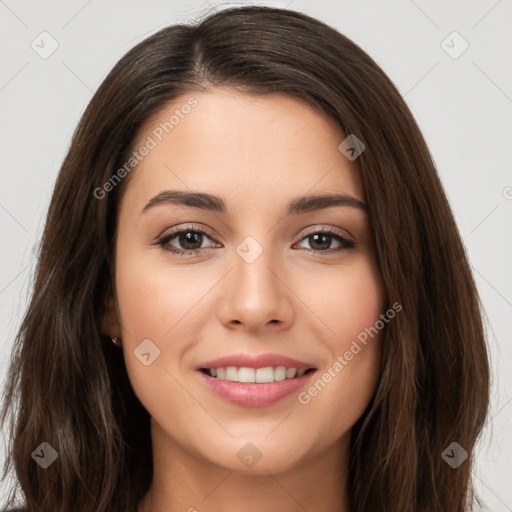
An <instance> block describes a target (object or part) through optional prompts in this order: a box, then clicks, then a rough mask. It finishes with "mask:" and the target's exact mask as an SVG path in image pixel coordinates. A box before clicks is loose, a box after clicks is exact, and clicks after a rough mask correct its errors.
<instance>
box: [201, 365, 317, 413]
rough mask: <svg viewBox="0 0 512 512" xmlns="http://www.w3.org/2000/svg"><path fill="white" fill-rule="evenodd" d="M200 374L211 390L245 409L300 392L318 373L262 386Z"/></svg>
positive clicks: (263, 405) (262, 405)
mask: <svg viewBox="0 0 512 512" xmlns="http://www.w3.org/2000/svg"><path fill="white" fill-rule="evenodd" d="M198 373H199V374H200V377H201V378H202V379H203V381H204V382H205V384H206V385H207V386H208V387H209V388H210V390H211V391H213V392H214V393H215V394H217V395H218V396H220V397H222V398H224V399H225V400H228V401H230V402H233V403H235V404H237V405H242V406H244V407H265V406H266V405H270V404H273V403H275V402H277V401H279V400H282V399H283V398H285V397H287V396H289V395H291V394H293V393H296V392H298V391H299V390H300V389H301V388H302V387H303V386H304V385H305V384H306V383H307V381H308V380H309V379H310V377H311V376H312V375H313V374H314V373H316V371H312V372H308V373H305V374H304V375H302V376H301V377H295V378H294V379H285V380H280V381H274V382H265V383H262V384H259V383H256V382H254V383H253V382H250V383H242V382H232V381H230V380H225V379H217V378H216V377H210V376H209V375H207V374H206V373H204V372H201V371H198Z"/></svg>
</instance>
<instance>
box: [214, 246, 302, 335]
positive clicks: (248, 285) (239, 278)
mask: <svg viewBox="0 0 512 512" xmlns="http://www.w3.org/2000/svg"><path fill="white" fill-rule="evenodd" d="M232 262H233V265H232V269H231V271H230V272H229V274H228V275H227V276H226V278H225V279H224V284H223V285H222V287H221V290H219V291H220V303H219V308H218V314H219V318H220V321H221V322H222V323H223V325H225V326H226V327H227V328H229V329H233V328H238V329H245V330H247V331H250V332H251V333H259V334H263V333H264V332H265V331H269V330H270V331H272V332H275V331H276V330H283V329H287V328H289V327H290V326H291V325H292V323H293V318H294V314H295V311H294V307H293V297H294V295H293V292H292V288H293V284H292V283H290V282H289V281H290V280H291V277H290V276H289V274H288V272H286V269H285V265H284V264H283V263H282V262H279V261H278V260H277V259H276V257H275V256H274V254H273V252H272V251H270V250H263V251H262V252H261V254H259V256H258V257H257V258H256V259H255V260H254V261H251V260H250V259H244V257H242V256H240V254H239V253H237V252H236V251H234V252H233V259H232Z"/></svg>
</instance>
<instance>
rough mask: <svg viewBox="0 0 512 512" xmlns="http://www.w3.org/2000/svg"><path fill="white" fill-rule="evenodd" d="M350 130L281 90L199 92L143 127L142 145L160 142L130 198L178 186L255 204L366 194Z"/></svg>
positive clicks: (135, 177)
mask: <svg viewBox="0 0 512 512" xmlns="http://www.w3.org/2000/svg"><path fill="white" fill-rule="evenodd" d="M190 105H194V106H193V107H190ZM345 137H346V135H345V134H344V133H343V131H342V130H341V128H340V127H339V126H338V125H337V124H336V123H335V121H334V120H333V119H331V118H330V117H329V116H327V115H326V114H325V113H323V112H321V111H320V110H318V109H316V108H314V107H313V106H311V105H309V104H307V103H305V102H303V101H300V100H298V99H295V98H293V97H290V96H287V95H284V94H281V93H272V94H267V95H250V94H242V93H239V92H234V91H232V90H229V89H222V88H217V89H212V90H208V91H205V92H191V93H190V94H185V95H182V96H180V97H178V98H176V99H175V100H174V101H172V102H171V103H169V104H168V105H166V106H165V108H163V109H161V110H160V111H159V112H157V114H156V115H154V116H152V117H151V119H150V120H149V121H148V122H147V123H146V125H145V127H144V129H143V130H141V132H140V133H139V136H138V138H137V140H136V142H135V144H134V148H138V147H141V146H142V145H144V144H145V143H147V141H148V140H149V139H151V140H152V143H151V144H150V145H151V146H152V148H151V150H150V151H149V152H148V153H147V154H146V155H145V156H144V157H143V158H142V159H141V161H140V162H139V163H138V165H137V166H136V167H135V169H134V170H133V171H132V175H131V176H130V183H129V185H128V187H127V190H126V198H125V199H123V202H124V201H125V200H126V201H130V202H131V203H133V202H136V203H141V202H142V201H143V200H144V199H146V201H147V199H149V197H152V196H153V195H155V194H157V193H159V192H161V191H162V190H165V189H177V188H178V189H181V190H184V191H200V192H208V193H211V194H216V195H219V196H222V197H224V198H226V202H227V203H228V204H230V201H233V202H234V203H238V204H239V205H240V206H242V205H245V206H247V207H248V206H249V205H254V206H255V207H259V206H261V204H262V203H261V202H260V201H261V200H264V201H265V202H266V204H267V206H269V202H274V203H275V202H278V203H283V202H287V200H288V199H289V198H291V197H292V196H293V197H295V196H296V195H298V194H306V193H324V192H340V193H346V194H350V195H352V196H354V197H356V198H358V199H360V200H364V192H363V189H362V184H361V180H360V177H359V171H358V166H357V163H356V162H351V161H349V160H348V159H347V158H345V156H344V155H343V154H342V153H341V152H340V151H339V149H338V146H339V144H340V143H341V142H342V141H343V140H344V139H345ZM257 198H259V199H260V201H257ZM248 200H250V203H248V202H247V201H248Z"/></svg>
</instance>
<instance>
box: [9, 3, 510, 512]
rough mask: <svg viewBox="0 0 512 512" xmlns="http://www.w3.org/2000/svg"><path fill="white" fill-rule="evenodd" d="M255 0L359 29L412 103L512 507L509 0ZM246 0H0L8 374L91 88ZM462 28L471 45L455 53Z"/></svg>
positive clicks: (504, 507) (481, 476) (490, 454)
mask: <svg viewBox="0 0 512 512" xmlns="http://www.w3.org/2000/svg"><path fill="white" fill-rule="evenodd" d="M247 3H258V4H260V5H271V6H276V7H288V8H290V9H294V10H297V11H302V12H305V13H306V14H309V15H312V16H314V17H316V18H319V19H321V20H323V21H325V22H327V23H328V24H330V25H331V26H333V27H335V28H336V29H338V30H339V31H340V32H342V33H344V34H345V35H347V36H348V37H350V38H351V39H353V40H354V41H355V42H356V43H357V44H359V45H360V46H361V47H362V48H363V49H364V50H366V51H367V52H368V53H369V54H370V55H371V56H372V57H373V58H374V59H375V60H376V61H377V63H378V64H379V65H380V66H381V67H382V68H383V69H384V71H385V72H386V73H387V74H388V75H389V76H390V78H391V79H392V80H393V81H394V83H395V84H396V85H397V87H398V89H399V90H400V92H401V93H402V95H403V96H404V97H405V100H406V101H407V103H408V105H409V107H410V108H411V110H412V112H413V114H414V115H415V117H416V119H417V121H418V123H419V125H420V128H421V129H422V131H423V134H424V136H425V138H426V140H427V143H428V144H429V147H430V150H431V152H432V154H433V157H434V159H435V161H436V164H437V165H438V169H439V173H440V175H441V178H442V181H443V183H444V185H445V188H446V191H447V193H448V196H449V199H450V201H451V205H452V207H453V210H454V213H455V216H456V219H457V222H458V225H459V228H460V230H461V233H462V236H463V239H464V242H465V244H466V247H467V250H468V253H469V257H470V260H471V263H472V266H473V269H474V274H475V278H476V281H477V284H478V287H479V290H480V293H481V297H482V301H483V304H484V307H485V309H486V314H487V317H488V330H489V346H490V349H491V358H492V365H493V375H494V378H493V391H492V410H491V415H490V417H489V424H488V427H487V429H486V432H485V436H484V438H483V439H482V441H481V443H480V444H479V450H478V456H477V464H476V474H477V479H476V482H477V486H478V490H479V492H480V493H481V494H482V496H483V497H484V499H485V500H486V503H487V506H488V508H489V509H490V510H492V511H494V512H501V511H511V510H512V486H511V485H510V478H511V475H512V463H511V457H512V428H511V427H512V377H511V375H512V362H511V360H512V358H511V353H512V345H511V331H512V329H511V321H510V320H511V317H512V314H511V313H512V272H511V271H510V263H511V261H512V237H511V236H510V234H511V233H512V230H511V228H512V226H511V225H512V215H511V210H512V172H511V161H512V154H511V146H512V115H511V114H512V67H511V63H512V30H511V29H512V23H511V22H512V1H511V0H499V1H497V0H482V1H451V2H446V1H444V2H443V1H441V0H436V1H431V2H427V1H426V0H414V1H413V0H393V1H388V2H380V1H377V0H374V1H359V2H358V1H355V0H342V1H327V0H323V1H315V2H307V1H303V0H292V1H290V0H286V1H282V2H277V1H275V2H247ZM241 4H243V3H242V2H237V3H234V2H233V3H227V2H224V3H222V4H220V3H216V2H214V1H213V0H210V1H209V2H207V1H206V0H197V1H189V2H184V1H152V2H143V1H142V0H139V1H136V0H131V1H121V0H116V1H109V2H105V1H104V2H101V1H100V0H89V1H87V0H84V1H67V2H66V1H64V0H53V1H45V2H43V1H42V2H36V1H35V0H34V1H26V0H25V1H18V2H16V1H15V0H5V1H2V0H0V41H1V42H0V52H1V57H0V58H1V68H0V69H1V74H0V119H1V123H0V151H1V154H0V162H1V165H0V173H1V178H0V179H1V188H0V227H1V241H2V242H1V243H2V249H1V251H0V325H1V338H0V346H1V349H2V350H1V352H0V378H1V379H2V382H3V379H4V378H5V372H6V367H7V361H8V357H9V353H10V348H11V345H12V341H13V338H14V335H15V333H16V330H17V328H18V326H19V322H20V320H21V317H22V314H23V311H24V308H25V306H26V303H27V292H28V289H29V279H30V277H31V273H32V271H33V269H34V263H35V261H34V259H35V258H34V254H33V248H34V246H35V245H36V244H37V242H38V239H39V237H40V235H41V231H42V228H43V224H44V218H45V213H46V209H47V207H48V203H49V199H50V195H51V192H52V188H53V185H54V181H55V178H56V175H57V172H58V169H59V166H60V164H61V162H62V160H63V157H64V155H65V152H66V150H67V148H68V145H69V141H70V138H71V135H72V132H73V130H74V128H75V126H76V123H77V122H78V120H79V118H80V115H81V114H82V112H83V110H84V108H85V106H86V105H87V103H88V101H89V100H90V98H91V97H92V94H93V92H94V91H95V90H96V88H97V87H98V86H99V84H100V83H101V81H102V80H103V78H104V77H105V75H106V74H107V72H108V71H109V70H110V69H111V68H112V66H113V65H114V64H115V62H116V61H117V60H118V59H119V58H120V57H121V56H122V55H123V54H124V53H125V52H126V51H127V50H128V49H130V48H131V47H133V46H134V45H135V44H136V43H138V42H139V41H141V40H142V39H144V38H145V37H147V36H148V35H150V34H151V33H153V32H155V31H156V30H158V29H159V28H162V27H164V26H166V25H170V24H174V23H177V22H186V21H188V20H190V19H192V18H195V17H196V16H197V15H199V14H204V13H205V11H206V10H207V9H209V8H210V6H212V5H218V6H219V7H218V8H223V7H224V6H225V7H228V6H231V5H241ZM44 31H46V32H48V33H49V34H50V35H51V38H53V39H54V40H55V41H56V42H57V44H58V48H57V50H56V51H55V52H54V53H53V54H52V55H50V56H49V57H48V58H42V57H41V56H40V55H39V54H38V53H37V52H36V51H35V50H34V49H33V48H32V47H31V44H33V45H34V46H35V45H39V52H42V51H43V48H42V46H43V44H44V48H45V49H46V50H48V49H49V48H51V44H52V41H51V40H50V38H49V37H48V36H40V34H41V33H42V32H44ZM454 31H456V32H458V34H460V36H461V37H459V36H457V35H453V34H452V33H453V32H454ZM44 37H46V39H44V40H43V42H41V38H44ZM443 41H445V42H444V43H443ZM464 41H466V42H467V44H468V45H469V46H468V48H467V49H466V50H465V51H464V52H463V53H461V54H460V55H458V54H459V53H460V52H461V50H463V49H464V47H465V44H466V43H465V42H464ZM33 42H34V43H33ZM450 54H451V55H450ZM2 445H5V439H4V437H3V436H2ZM2 445H0V457H1V459H0V460H1V461H2V462H3V458H4V455H3V452H2V450H4V449H5V448H4V446H2ZM404 463H406V461H404ZM0 498H2V495H0Z"/></svg>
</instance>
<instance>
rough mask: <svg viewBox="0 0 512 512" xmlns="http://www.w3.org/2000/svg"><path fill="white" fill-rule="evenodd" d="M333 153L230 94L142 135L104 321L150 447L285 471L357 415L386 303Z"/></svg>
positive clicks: (346, 166)
mask: <svg viewBox="0 0 512 512" xmlns="http://www.w3.org/2000/svg"><path fill="white" fill-rule="evenodd" d="M190 97H193V98H195V101H196V102H197V104H196V105H195V106H194V107H193V108H190V109H189V108H182V106H183V105H185V104H187V100H189V98H190ZM176 109H178V110H179V111H180V112H181V115H180V116H178V117H176V118H175V119H174V123H173V127H172V130H169V128H168V126H169V125H167V128H168V131H169V133H166V132H165V131H163V134H162V133H161V132H162V129H161V123H162V124H165V122H168V121H169V118H170V117H171V116H172V115H173V114H174V113H175V111H176ZM184 112H187V114H184ZM176 119H179V121H178V122H176ZM159 126H160V130H159V131H158V127H159ZM155 130H156V131H155ZM156 134H158V135H156ZM148 137H150V138H151V139H152V140H153V142H154V143H155V144H154V147H153V143H151V142H149V143H148V141H149V139H148ZM159 138H161V140H159ZM345 138H346V135H345V134H343V133H342V132H341V130H340V129H339V128H338V127H337V126H336V124H335V123H334V122H333V121H331V120H330V119H329V118H327V116H325V115H323V114H322V113H320V112H318V111H316V110H315V109H313V108H312V107H310V106H308V105H306V104H303V103H302V102H299V101H297V100H295V99H292V98H290V97H287V96H285V95H281V94H273V95H267V96H262V97H256V96H250V95H243V94H239V93H235V92H232V91H229V90H227V89H212V90H209V91H207V92H201V93H194V94H190V95H186V96H182V97H180V98H178V99H177V100H175V101H174V102H173V103H172V105H169V106H168V107H167V108H166V109H165V110H163V111H161V112H160V113H159V114H158V116H157V117H155V118H153V119H152V120H151V122H150V123H148V125H147V127H146V129H145V130H144V131H143V133H141V134H139V137H138V141H137V143H136V144H135V147H136V148H139V147H141V146H143V145H144V144H147V147H149V146H151V149H150V150H149V151H148V152H147V154H146V155H145V156H144V157H143V158H142V159H141V161H140V163H139V164H138V165H137V167H136V168H135V169H134V170H133V171H132V173H133V174H132V175H131V176H130V181H129V182H128V184H127V187H126V190H125V191H124V194H123V197H122V201H121V204H120V207H119V215H118V233H117V239H116V273H115V286H116V300H115V302H114V301H112V300H111V301H110V314H109V316H108V318H107V320H106V321H107V324H108V329H109V333H110V334H111V335H114V336H120V337H121V339H122V342H123V352H124V358H125V362H126V367H127V371H128V374H129V378H130V381H131V384H132V386H133V389H134V391H135V393H136V395H137V396H138V398H139V399H140V401H141V403H142V404H143V405H144V406H145V407H146V409H147V410H148V411H149V413H150V415H151V417H152V435H153V436H154V439H155V438H156V437H158V439H159V440H160V443H162V444H161V446H160V447H162V448H163V446H164V445H165V449H168V450H174V451H175V452H180V453H186V454H189V455H191V456H193V457H195V459H196V460H197V459H199V460H201V461H204V462H205V463H210V464H215V465H217V466H221V467H223V468H227V469H234V470H238V471H253V472H264V471H269V472H276V471H282V470H286V469H290V468H293V467H295V466H296V465H298V464H303V463H307V462H308V460H312V459H313V458H314V457H318V456H320V455H321V454H322V453H326V452H328V451H329V450H330V451H331V452H333V449H334V448H335V447H337V446H339V443H342V442H343V440H345V441H346V440H347V438H348V437H347V436H349V435H350V428H351V427H352V425H353V424H354V423H355V422H356V421H357V419H358V418H359V417H360V416H361V414H362V413H363V411H364V409H365V408H366V406H367V405H368V402H369V400H370V398H371V396H372V394H373V392H374V390H375V386H376V382H377V379H378V373H379V364H380V349H381V347H380V333H378V334H372V336H368V329H369V328H370V327H374V326H375V324H376V322H378V321H379V318H380V315H381V314H382V313H383V312H384V306H385V304H384V294H383V287H382V282H381V278H380V275H379V272H378V270H377V264H376V259H375V254H374V248H373V246H372V233H371V229H370V225H369V218H368V214H367V213H366V211H365V210H364V200H365V198H364V190H363V188H362V184H361V180H360V177H359V175H358V168H357V163H356V162H357V161H349V160H348V159H347V158H346V157H345V156H344V155H343V154H342V153H341V152H340V150H339V149H338V146H339V144H340V143H341V142H342V141H343V140H344V139H345ZM176 192H180V193H181V196H180V195H179V194H176ZM184 194H202V195H201V196H199V197H196V198H195V199H194V198H193V197H192V196H189V198H188V199H184ZM333 195H338V196H340V197H341V199H339V200H338V201H337V202H331V203H330V205H326V204H322V203H321V202H317V204H315V203H312V202H310V201H308V200H303V201H300V202H298V198H301V197H304V196H308V197H309V196H315V197H316V196H333ZM210 196H214V198H212V197H210ZM290 205H292V206H294V207H292V208H290ZM289 209H291V211H288V210H289ZM114 304H115V307H114ZM114 317H115V318H114ZM381 323H382V322H381ZM365 329H366V331H365ZM365 332H366V333H367V335H366V337H365V336H364V334H363V333H365ZM373 332H374V331H372V333H373ZM363 338H366V339H365V341H366V342H363V341H362V340H363ZM356 347H359V350H358V349H357V348H356ZM219 358H220V359H219ZM219 368H221V369H219ZM292 368H295V369H296V370H297V371H296V372H294V370H293V369H292ZM299 370H302V371H299ZM214 375H216V376H214ZM293 375H295V377H293ZM285 377H286V378H285ZM288 377H289V378H288ZM233 379H239V380H241V381H248V382H235V381H234V380H233ZM283 379H284V380H283ZM251 380H253V381H256V382H250V381H251ZM258 381H259V382H258ZM272 381H273V382H272ZM248 443H252V444H248ZM153 449H155V445H154V447H153ZM333 453H334V452H333ZM251 456H252V457H253V459H250V457H251ZM258 458H259V460H257V463H252V462H251V461H252V460H256V459H258Z"/></svg>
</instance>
